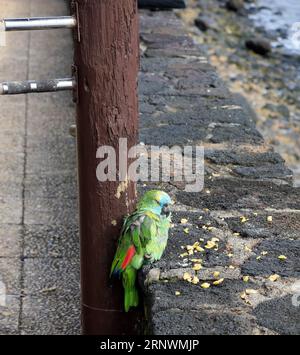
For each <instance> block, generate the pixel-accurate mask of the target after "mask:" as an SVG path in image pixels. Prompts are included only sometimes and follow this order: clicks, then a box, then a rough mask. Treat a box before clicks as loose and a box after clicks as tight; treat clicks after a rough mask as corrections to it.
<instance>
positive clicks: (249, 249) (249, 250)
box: [245, 245, 252, 253]
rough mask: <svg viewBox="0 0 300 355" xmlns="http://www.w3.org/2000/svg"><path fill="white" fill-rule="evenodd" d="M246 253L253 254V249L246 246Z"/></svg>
mask: <svg viewBox="0 0 300 355" xmlns="http://www.w3.org/2000/svg"><path fill="white" fill-rule="evenodd" d="M245 251H248V252H249V253H251V252H252V249H251V248H249V247H247V245H246V246H245Z"/></svg>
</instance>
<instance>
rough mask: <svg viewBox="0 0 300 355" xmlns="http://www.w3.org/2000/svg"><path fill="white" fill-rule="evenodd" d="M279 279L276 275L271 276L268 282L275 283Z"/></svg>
mask: <svg viewBox="0 0 300 355" xmlns="http://www.w3.org/2000/svg"><path fill="white" fill-rule="evenodd" d="M279 279H280V276H279V275H277V274H274V275H271V276H270V277H269V280H270V281H272V282H275V281H277V280H279Z"/></svg>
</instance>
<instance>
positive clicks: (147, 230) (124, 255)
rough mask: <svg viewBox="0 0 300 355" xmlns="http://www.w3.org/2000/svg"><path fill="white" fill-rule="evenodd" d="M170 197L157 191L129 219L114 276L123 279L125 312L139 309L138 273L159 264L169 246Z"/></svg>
mask: <svg viewBox="0 0 300 355" xmlns="http://www.w3.org/2000/svg"><path fill="white" fill-rule="evenodd" d="M170 204H172V200H171V198H170V196H169V195H168V194H167V193H165V192H163V191H157V190H151V191H148V192H146V193H145V194H144V196H143V197H142V198H141V199H140V201H139V202H138V204H137V208H136V210H135V211H134V212H133V213H132V214H131V215H130V216H128V217H126V218H125V220H124V224H123V228H122V230H121V235H120V239H119V243H118V248H117V252H116V255H115V258H114V260H113V263H112V266H111V273H110V275H116V276H119V277H122V283H123V287H124V292H125V295H124V308H125V311H126V312H128V311H129V309H130V307H137V306H138V303H139V296H138V290H137V287H136V276H137V271H138V270H139V269H140V268H141V267H142V266H143V265H144V264H146V263H149V262H150V263H152V262H154V261H157V260H159V259H160V258H161V257H162V254H163V252H164V250H165V248H166V246H167V242H168V234H169V228H170V224H171V213H170V210H169V205H170Z"/></svg>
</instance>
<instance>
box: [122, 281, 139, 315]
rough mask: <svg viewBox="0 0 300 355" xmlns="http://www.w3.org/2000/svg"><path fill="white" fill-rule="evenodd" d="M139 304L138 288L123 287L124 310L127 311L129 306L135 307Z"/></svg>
mask: <svg viewBox="0 0 300 355" xmlns="http://www.w3.org/2000/svg"><path fill="white" fill-rule="evenodd" d="M138 305H139V293H138V290H137V289H136V288H135V287H133V288H126V289H125V298H124V308H125V312H128V311H129V309H130V307H137V306H138Z"/></svg>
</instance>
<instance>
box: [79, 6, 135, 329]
mask: <svg viewBox="0 0 300 355" xmlns="http://www.w3.org/2000/svg"><path fill="white" fill-rule="evenodd" d="M75 5H76V4H75ZM77 7H78V17H79V19H78V20H79V21H78V22H79V26H80V28H79V32H80V41H78V38H77V40H76V41H75V66H76V69H77V75H78V104H77V143H78V168H79V195H80V234H81V290H82V291H81V292H82V329H83V333H84V334H98V335H102V334H105V335H107V334H134V333H136V332H137V329H136V326H137V317H138V312H135V311H133V312H129V313H128V314H126V313H124V312H123V290H122V287H121V283H120V282H119V281H118V282H116V284H115V285H113V287H112V285H111V280H110V279H109V272H110V266H111V262H112V259H113V256H114V253H115V250H116V241H117V239H118V236H119V231H120V227H121V223H122V218H123V216H124V215H126V214H127V213H130V212H131V211H132V210H133V209H134V207H135V199H136V189H135V184H134V183H132V182H120V181H115V182H114V181H113V182H110V181H106V182H99V181H98V179H97V177H96V168H97V165H98V164H99V163H100V161H99V159H97V158H96V151H97V149H98V148H99V147H101V146H104V145H108V146H111V147H114V148H115V151H116V152H117V164H118V160H119V159H118V156H119V154H118V149H119V138H127V139H128V148H130V147H131V146H133V145H135V144H136V143H137V135H138V100H137V75H138V63H139V44H138V42H139V41H138V12H137V0H101V1H99V0H78V1H77ZM77 37H78V36H77ZM117 166H118V165H117Z"/></svg>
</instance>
